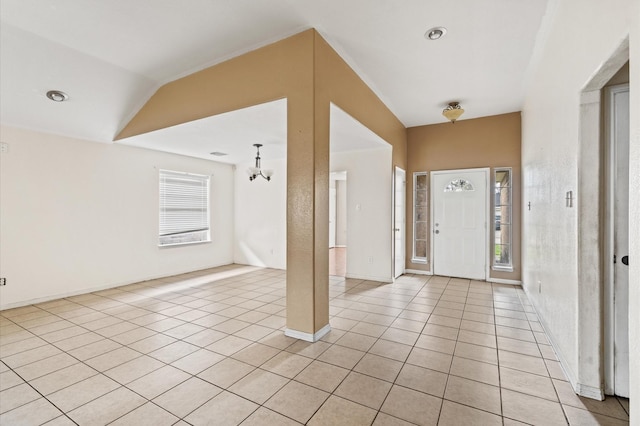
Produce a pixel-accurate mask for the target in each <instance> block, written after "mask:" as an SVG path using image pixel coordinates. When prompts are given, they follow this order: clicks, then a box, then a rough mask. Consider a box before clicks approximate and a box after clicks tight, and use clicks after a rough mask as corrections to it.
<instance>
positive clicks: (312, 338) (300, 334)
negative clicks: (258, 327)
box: [284, 324, 331, 343]
mask: <svg viewBox="0 0 640 426" xmlns="http://www.w3.org/2000/svg"><path fill="white" fill-rule="evenodd" d="M330 331H331V324H327V325H325V326H324V327H322V328H321V329H320V330H318V331H316V332H315V333H313V334H312V333H305V332H304V331H298V330H292V329H290V328H286V329H285V330H284V335H285V336H288V337H293V338H294V339H300V340H304V341H306V342H311V343H313V342H317V341H318V340H320V339H322V337H324V335H325V334H327V333H328V332H330Z"/></svg>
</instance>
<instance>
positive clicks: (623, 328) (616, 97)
mask: <svg viewBox="0 0 640 426" xmlns="http://www.w3.org/2000/svg"><path fill="white" fill-rule="evenodd" d="M605 99H606V108H607V110H608V120H609V123H608V127H607V129H608V138H609V150H610V151H609V152H610V158H611V161H610V163H609V169H610V170H611V174H610V175H609V179H610V184H609V185H608V188H609V194H610V196H609V206H610V207H609V209H610V215H611V216H610V218H611V219H610V220H611V223H610V224H609V226H610V229H611V230H612V233H611V235H610V238H612V248H613V256H612V257H613V259H611V260H610V261H611V262H613V267H612V270H611V274H610V275H609V277H610V278H609V281H610V283H609V285H610V286H612V290H613V298H612V299H613V300H612V302H613V315H612V317H613V318H612V319H613V321H612V322H613V323H612V324H609V327H610V328H613V333H612V337H613V342H612V343H613V345H612V346H613V347H612V348H609V350H610V351H611V350H612V351H613V360H612V361H613V365H612V367H613V381H611V380H607V382H608V383H607V391H608V392H610V393H613V394H615V395H619V396H624V397H629V266H628V263H629V257H628V255H629V86H628V85H621V86H613V87H611V88H608V89H607V92H606V96H605ZM610 290H611V289H610Z"/></svg>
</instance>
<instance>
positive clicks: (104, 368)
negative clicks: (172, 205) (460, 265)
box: [0, 265, 628, 426]
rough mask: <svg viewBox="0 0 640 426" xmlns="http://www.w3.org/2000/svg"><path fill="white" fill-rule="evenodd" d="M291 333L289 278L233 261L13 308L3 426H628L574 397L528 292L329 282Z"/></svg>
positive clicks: (623, 408)
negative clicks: (312, 336)
mask: <svg viewBox="0 0 640 426" xmlns="http://www.w3.org/2000/svg"><path fill="white" fill-rule="evenodd" d="M330 297H331V309H330V314H331V325H332V331H331V332H330V333H329V334H328V335H327V336H325V338H324V339H322V341H319V342H316V343H314V344H311V343H307V342H304V341H297V340H294V339H290V338H288V337H285V336H284V334H283V328H284V326H285V272H284V271H279V270H272V269H259V268H251V267H243V266H239V265H230V266H226V267H221V268H215V269H210V270H206V271H199V272H194V273H191V274H186V275H182V276H177V277H169V278H166V279H160V280H154V281H146V282H142V283H138V284H134V285H128V286H124V287H120V288H116V289H110V290H105V291H99V292H95V293H91V294H84V295H80V296H74V297H69V298H66V299H60V300H55V301H51V302H46V303H41V304H37V305H32V306H27V307H23V308H17V309H11V310H6V311H2V312H0V344H1V345H0V358H1V362H0V424H3V425H4V424H6V425H40V424H47V425H73V424H80V425H100V424H113V425H154V426H162V425H174V424H175V425H187V424H192V425H201V424H213V425H227V424H229V425H235V424H242V425H295V424H301V423H302V424H309V425H334V424H335V425H369V424H374V425H408V424H424V425H436V424H438V425H471V424H478V425H480V424H481V425H494V424H495V425H520V424H542V425H556V424H562V425H566V424H572V425H591V424H602V425H605V424H606V425H618V424H619V425H623V424H628V414H627V413H628V400H622V399H620V400H619V399H617V398H608V399H607V400H606V401H604V402H596V401H592V400H588V399H582V398H578V397H577V396H576V395H575V394H574V393H573V391H572V389H571V387H570V386H569V384H568V383H567V382H566V381H565V377H564V375H563V373H562V370H561V368H560V366H559V364H558V361H557V359H556V357H555V355H554V352H553V350H552V348H551V346H549V345H548V343H549V342H548V340H547V338H546V337H545V334H544V332H543V329H542V328H541V326H540V323H539V322H538V318H537V317H536V314H535V313H534V310H533V309H532V307H531V305H530V304H529V302H528V301H527V298H526V296H525V294H524V293H523V291H522V290H521V289H519V288H518V287H513V286H504V285H495V284H493V285H492V284H488V283H484V282H475V281H469V280H462V279H450V278H446V277H427V276H412V275H407V276H403V277H401V278H400V279H399V280H397V281H396V282H395V283H393V284H381V283H375V282H371V281H362V280H352V279H347V280H345V279H344V278H339V277H331V280H330Z"/></svg>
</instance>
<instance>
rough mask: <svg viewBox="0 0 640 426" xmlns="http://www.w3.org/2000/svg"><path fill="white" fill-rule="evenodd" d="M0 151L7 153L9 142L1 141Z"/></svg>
mask: <svg viewBox="0 0 640 426" xmlns="http://www.w3.org/2000/svg"><path fill="white" fill-rule="evenodd" d="M0 152H1V153H3V154H6V153H8V152H9V144H8V143H6V142H0Z"/></svg>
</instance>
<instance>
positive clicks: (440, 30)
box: [424, 27, 447, 40]
mask: <svg viewBox="0 0 640 426" xmlns="http://www.w3.org/2000/svg"><path fill="white" fill-rule="evenodd" d="M446 33H447V29H446V28H445V27H433V28H431V29H428V30H427V32H426V33H424V38H426V39H427V40H439V39H441V38H442V37H443V36H444V35H445V34H446Z"/></svg>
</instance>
